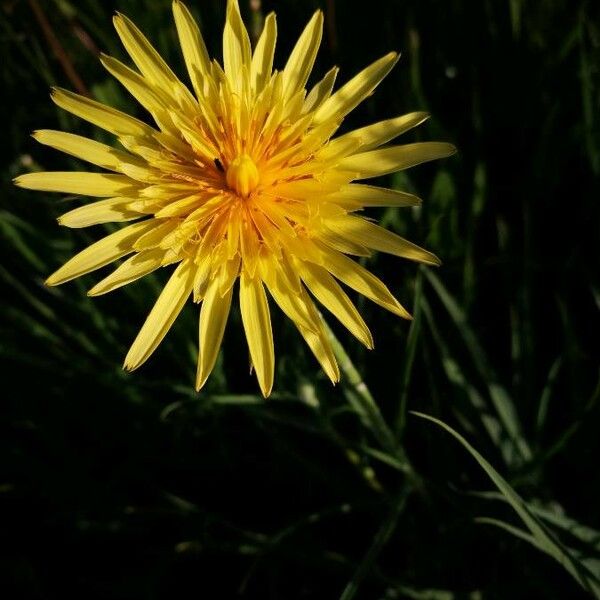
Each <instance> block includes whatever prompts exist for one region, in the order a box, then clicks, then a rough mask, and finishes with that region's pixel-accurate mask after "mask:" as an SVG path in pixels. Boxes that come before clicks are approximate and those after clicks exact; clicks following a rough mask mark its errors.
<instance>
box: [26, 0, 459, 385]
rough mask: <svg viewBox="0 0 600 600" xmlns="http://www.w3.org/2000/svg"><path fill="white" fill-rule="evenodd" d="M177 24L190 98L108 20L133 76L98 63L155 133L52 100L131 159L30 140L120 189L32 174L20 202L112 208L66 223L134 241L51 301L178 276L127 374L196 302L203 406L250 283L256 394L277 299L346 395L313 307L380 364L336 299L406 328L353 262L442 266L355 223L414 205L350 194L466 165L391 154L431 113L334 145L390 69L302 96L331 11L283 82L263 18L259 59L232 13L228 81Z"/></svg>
mask: <svg viewBox="0 0 600 600" xmlns="http://www.w3.org/2000/svg"><path fill="white" fill-rule="evenodd" d="M173 12H174V16H175V24H176V26H177V32H178V35H179V40H180V43H181V48H182V51H183V57H184V60H185V64H186V67H187V71H188V74H189V78H190V80H191V84H192V89H193V92H192V91H190V89H189V88H188V87H186V85H184V84H183V83H182V82H181V81H180V80H179V79H178V77H177V76H176V75H175V74H174V73H173V71H172V70H171V69H170V68H169V67H168V66H167V64H166V63H165V62H164V61H163V59H162V58H161V57H160V56H159V54H158V53H157V52H156V50H155V49H154V48H153V47H152V46H151V44H150V43H149V42H148V40H147V39H146V38H145V37H144V35H143V34H142V33H141V32H140V31H139V29H137V27H136V26H135V25H134V24H133V23H132V22H131V21H129V19H127V18H126V17H124V16H122V15H117V16H116V17H115V19H114V21H115V27H116V29H117V33H118V34H119V37H120V38H121V41H122V42H123V45H124V46H125V48H126V50H127V52H128V53H129V55H130V56H131V59H132V60H133V62H134V64H135V66H136V67H137V70H134V69H132V68H130V67H128V66H126V65H124V64H123V63H121V62H119V61H118V60H116V59H114V58H112V57H110V56H103V57H102V64H103V65H104V66H105V67H106V69H107V70H108V71H109V72H110V73H111V74H112V75H113V76H114V77H116V78H117V79H118V80H119V82H120V83H121V84H122V85H123V86H124V87H125V88H126V89H127V90H128V91H129V92H130V93H131V94H132V95H133V96H134V97H135V98H136V99H137V100H138V101H139V102H140V104H141V105H142V106H143V107H144V108H145V109H146V110H147V111H148V112H149V113H150V115H151V116H152V118H153V120H154V122H155V125H152V126H151V125H148V124H146V123H144V122H142V121H140V120H138V119H135V118H133V117H131V116H128V115H126V114H124V113H122V112H119V111H117V110H115V109H114V108H110V107H108V106H105V105H103V104H100V103H98V102H95V101H93V100H90V99H88V98H85V97H83V96H79V95H77V94H74V93H72V92H69V91H66V90H61V89H56V90H54V91H53V93H52V99H53V100H54V102H55V103H56V104H58V106H60V107H61V108H63V109H65V110H67V111H69V112H71V113H73V114H75V115H77V116H78V117H81V118H82V119H85V120H87V121H89V122H91V123H93V124H94V125H96V126H98V127H101V128H103V129H105V130H107V131H109V132H110V133H112V134H114V135H115V136H116V138H117V140H118V141H119V143H120V145H121V148H113V147H110V146H107V145H104V144H101V143H99V142H96V141H93V140H90V139H87V138H84V137H80V136H78V135H73V134H70V133H64V132H61V131H50V130H42V131H37V132H36V133H35V134H34V137H35V138H36V139H37V140H38V141H39V142H40V143H42V144H45V145H48V146H51V147H53V148H55V149H57V150H60V151H62V152H66V153H67V154H71V155H74V156H76V157H78V158H80V159H82V160H84V161H87V162H89V163H91V164H93V165H96V166H98V167H101V168H103V169H106V170H107V171H109V173H96V172H90V173H85V172H42V173H30V174H26V175H21V176H20V177H18V178H17V179H16V184H17V185H19V186H22V187H25V188H29V189H35V190H43V191H52V192H63V193H70V194H82V195H86V196H95V197H100V198H103V199H102V200H99V201H96V202H92V203H90V204H86V205H84V206H82V207H80V208H76V209H74V210H71V211H69V212H68V213H66V214H64V215H63V216H62V217H60V219H59V222H60V223H61V224H62V225H66V226H68V227H87V226H90V225H95V224H99V223H107V222H131V221H132V222H133V223H132V224H129V225H126V226H124V227H122V228H121V229H119V230H118V231H116V232H115V233H111V234H110V235H107V236H106V237H104V238H102V239H101V240H100V241H98V242H96V243H94V244H92V245H91V246H89V247H88V248H86V249H85V250H83V251H82V252H80V253H79V254H77V255H76V256H74V257H73V258H72V259H71V260H69V261H68V262H67V263H66V264H65V265H63V266H62V267H61V268H60V269H58V270H57V271H56V272H55V273H54V274H52V275H51V276H50V277H49V278H48V280H47V284H48V285H58V284H61V283H64V282H66V281H69V280H71V279H74V278H76V277H79V276H81V275H84V274H86V273H89V272H91V271H94V270H96V269H99V268H101V267H104V266H106V265H108V264H109V263H111V262H113V261H116V260H118V259H121V258H123V257H128V258H127V259H126V260H124V261H123V262H122V263H121V264H120V265H119V266H118V267H117V268H116V270H115V271H113V272H112V273H111V274H110V275H108V276H107V277H105V278H104V279H102V281H100V282H99V283H97V284H96V285H95V286H94V287H93V288H92V289H91V290H90V291H89V294H90V295H92V296H96V295H100V294H105V293H107V292H110V291H112V290H115V289H117V288H118V287H120V286H123V285H125V284H127V283H130V282H132V281H135V280H136V279H138V278H140V277H143V276H144V275H147V274H148V273H150V272H152V271H154V270H156V269H158V268H160V267H164V266H167V265H176V268H175V270H174V272H173V274H172V275H171V277H170V279H169V280H168V282H167V284H166V285H165V287H164V289H163V290H162V292H161V294H160V296H159V298H158V300H157V301H156V303H155V305H154V307H153V308H152V310H151V311H150V314H149V315H148V317H147V319H146V322H145V323H144V325H143V326H142V328H141V330H140V332H139V334H138V336H137V338H136V339H135V341H134V342H133V345H132V346H131V349H130V350H129V353H128V354H127V357H126V359H125V368H126V369H129V370H133V369H136V368H137V367H139V366H140V365H141V364H142V363H144V362H145V361H146V359H147V358H148V357H149V356H150V355H151V354H152V352H153V351H154V350H155V348H156V347H157V346H158V344H159V343H160V342H161V340H162V339H163V337H164V336H165V334H166V333H167V331H168V330H169V328H170V327H171V325H172V323H173V322H174V320H175V318H176V317H177V315H178V313H179V312H180V311H181V309H182V307H183V306H184V304H185V303H186V301H187V300H188V298H189V297H190V296H192V297H193V300H194V301H195V302H197V303H201V308H200V327H199V330H200V331H199V358H198V372H197V379H196V387H197V389H200V388H201V387H202V385H203V384H204V383H205V381H206V380H207V378H208V376H209V375H210V372H211V370H212V368H213V366H214V364H215V361H216V358H217V354H218V351H219V347H220V345H221V341H222V337H223V332H224V329H225V324H226V321H227V318H228V315H229V311H230V307H231V301H232V297H233V294H234V288H235V287H237V286H236V282H237V280H239V305H240V310H241V315H242V322H243V326H244V330H245V334H246V339H247V341H248V347H249V351H250V358H251V361H252V364H253V366H254V369H255V372H256V376H257V378H258V383H259V385H260V388H261V390H262V392H263V394H264V395H265V396H268V395H269V393H270V391H271V388H272V385H273V373H274V362H275V361H274V347H273V336H272V331H271V319H270V313H269V310H270V309H269V302H268V300H267V290H268V292H269V294H270V296H271V297H272V298H273V300H274V301H275V303H276V304H277V305H278V306H279V307H280V308H281V310H282V311H283V312H284V313H285V314H286V315H287V316H288V317H289V318H290V319H291V320H292V321H293V322H294V324H295V325H296V327H297V328H298V330H299V331H300V333H301V334H302V336H303V337H304V339H305V340H306V342H307V344H308V345H309V347H310V349H311V350H312V352H313V353H314V355H315V356H316V358H317V360H318V361H319V362H320V364H321V365H322V367H323V369H324V371H325V372H326V373H327V375H328V376H329V377H330V378H331V380H332V381H333V382H335V381H337V380H338V379H339V370H338V367H337V364H336V360H335V357H334V355H333V353H332V350H331V347H330V344H329V342H328V338H327V335H326V331H325V328H324V323H323V320H322V317H321V315H320V314H319V312H318V311H317V309H316V307H315V304H314V301H313V297H314V298H315V299H316V300H317V301H318V302H319V303H321V304H322V305H323V306H324V307H325V308H326V309H328V310H329V311H331V312H332V313H333V315H334V316H335V317H337V318H338V319H339V320H340V321H341V323H342V324H343V325H345V326H346V327H347V328H348V329H349V330H350V332H352V333H353V334H354V335H355V336H356V337H357V338H358V339H359V340H360V341H361V342H362V343H364V344H365V345H366V346H368V347H369V348H371V347H372V345H373V342H372V337H371V333H370V332H369V329H368V328H367V326H366V324H365V322H364V321H363V319H362V317H361V316H360V314H359V313H358V311H357V310H356V308H355V306H354V305H353V304H352V302H351V301H350V299H349V298H348V296H347V295H346V293H345V292H344V290H343V289H342V287H341V286H340V284H339V283H338V281H340V282H342V283H343V284H345V285H346V286H348V287H350V288H352V289H354V290H356V291H357V292H359V293H360V294H363V295H364V296H366V297H367V298H369V299H370V300H372V301H374V302H376V303H377V304H379V305H381V306H383V307H384V308H387V309H388V310H390V311H392V312H394V313H396V314H397V315H399V316H401V317H408V316H409V315H408V313H407V312H406V310H405V309H404V308H403V307H402V306H401V305H400V304H399V303H398V301H397V300H396V299H395V298H394V297H393V296H392V294H391V293H390V292H389V290H388V288H387V287H386V286H385V285H384V284H383V283H382V282H381V281H380V280H379V279H377V278H376V277H375V276H374V275H372V274H371V273H370V272H369V271H367V270H366V269H365V268H363V267H362V266H361V265H359V264H358V263H357V262H356V261H354V260H353V259H351V258H349V256H348V255H358V256H368V255H369V254H370V252H371V251H373V250H376V251H382V252H388V253H391V254H394V255H397V256H402V257H405V258H409V259H412V260H416V261H420V262H424V263H429V264H437V263H438V260H437V258H436V257H435V256H433V255H432V254H431V253H429V252H427V251H426V250H423V249H421V248H419V247H417V246H415V245H414V244H412V243H410V242H408V241H406V240H404V239H402V238H401V237H399V236H397V235H395V234H393V233H391V232H389V231H387V230H386V229H383V228H381V227H379V226H377V225H376V224H374V223H373V222H371V221H370V220H367V219H365V218H363V217H362V216H361V215H360V211H361V210H362V209H363V208H365V207H371V206H399V207H401V206H414V205H417V204H418V203H419V199H418V198H416V197H415V196H413V195H411V194H408V193H405V192H399V191H392V190H388V189H383V188H378V187H373V186H369V185H364V184H360V183H355V182H356V181H357V180H362V179H368V178H371V177H376V176H379V175H385V174H387V173H392V172H395V171H398V170H401V169H406V168H408V167H411V166H414V165H416V164H418V163H421V162H424V161H428V160H432V159H436V158H441V157H445V156H449V155H450V154H452V153H454V151H455V149H454V147H453V146H451V145H450V144H446V143H438V142H424V143H415V144H406V145H401V146H399V145H390V146H386V147H383V148H381V146H382V145H383V144H385V143H386V142H389V141H390V140H392V139H393V138H395V137H396V136H398V135H400V134H401V133H404V132H405V131H407V130H408V129H410V128H412V127H415V126H416V125H418V124H420V123H421V122H423V121H424V120H425V119H426V118H427V117H428V115H427V114H426V113H422V112H416V113H410V114H407V115H404V116H400V117H397V118H393V119H389V120H386V121H382V122H379V123H375V124H373V125H369V126H367V127H363V128H362V129H358V130H356V131H352V132H351V133H347V134H345V135H341V136H339V137H334V134H335V132H336V130H337V129H338V127H339V126H340V124H341V123H342V121H343V119H344V117H345V116H346V115H347V114H348V113H349V112H350V111H351V110H352V109H354V108H355V107H356V106H357V105H358V104H359V103H360V102H362V101H363V100H364V99H365V98H366V97H368V96H369V95H370V94H371V93H372V92H373V90H374V89H375V87H376V86H377V85H378V84H379V83H380V82H381V80H382V79H383V78H384V77H385V76H386V75H387V74H388V73H389V71H390V70H391V68H392V67H393V66H394V64H395V63H396V60H397V55H396V54H395V53H393V52H392V53H390V54H387V55H386V56H384V57H382V58H380V59H379V60H377V61H375V62H374V63H373V64H371V65H370V66H368V67H367V68H365V69H364V70H363V71H361V72H360V73H358V75H356V76H355V77H353V78H352V79H350V81H348V82H347V83H346V84H345V85H343V86H342V87H341V88H339V89H338V90H337V91H335V92H333V87H334V83H335V79H336V76H337V72H338V69H337V68H333V69H331V70H330V71H329V72H328V73H327V74H326V75H325V76H324V77H323V79H321V80H320V81H319V82H318V83H317V84H316V85H314V86H313V87H312V89H311V90H310V91H309V92H308V93H307V92H306V90H305V86H306V83H307V80H308V77H309V75H310V73H311V70H312V67H313V64H314V62H315V58H316V55H317V50H318V48H319V44H320V41H321V36H322V29H323V15H322V13H321V12H320V11H317V12H316V13H315V15H314V16H313V17H312V19H311V20H310V22H309V23H308V25H307V26H306V28H305V29H304V31H303V32H302V35H301V36H300V39H299V40H298V42H297V44H296V46H295V47H294V49H293V51H292V53H291V55H290V57H289V58H288V60H287V63H286V64H285V67H284V68H283V70H281V71H277V70H273V55H274V50H275V40H276V37H277V27H276V20H275V15H274V14H270V15H269V16H268V17H267V18H266V20H265V25H264V29H263V32H262V34H261V36H260V39H259V40H258V43H257V44H256V47H255V48H254V50H252V48H251V45H250V39H249V37H248V33H247V31H246V28H245V26H244V24H243V21H242V18H241V16H240V11H239V7H238V3H237V0H229V1H228V4H227V17H226V23H225V29H224V33H223V66H221V65H220V64H219V63H218V62H217V61H214V60H213V61H211V60H210V58H209V56H208V53H207V50H206V47H205V45H204V42H203V40H202V35H201V33H200V30H199V28H198V26H197V24H196V23H195V22H194V20H193V18H192V16H191V14H190V12H189V11H188V9H187V8H186V7H185V6H184V4H182V3H181V2H180V1H179V0H175V2H174V3H173Z"/></svg>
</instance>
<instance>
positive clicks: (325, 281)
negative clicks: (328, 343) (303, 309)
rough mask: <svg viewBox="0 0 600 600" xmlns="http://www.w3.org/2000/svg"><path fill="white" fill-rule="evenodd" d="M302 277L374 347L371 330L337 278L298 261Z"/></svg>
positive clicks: (324, 304)
mask: <svg viewBox="0 0 600 600" xmlns="http://www.w3.org/2000/svg"><path fill="white" fill-rule="evenodd" d="M297 265H298V266H299V268H300V273H301V277H302V279H303V280H304V282H305V283H306V285H307V286H308V289H309V290H310V291H311V292H312V294H313V296H315V298H316V299H317V300H318V301H319V302H320V303H321V304H322V305H323V306H324V307H325V308H326V309H327V310H329V311H330V312H331V313H332V314H333V315H334V316H335V317H336V318H337V319H339V321H340V322H341V323H342V325H344V327H346V328H347V329H348V331H350V333H352V335H354V336H356V338H357V339H359V340H360V341H361V342H362V343H363V344H364V345H365V346H366V347H367V348H369V349H370V348H373V337H372V336H371V332H370V331H369V328H368V327H367V324H366V323H365V322H364V320H363V318H362V317H361V316H360V314H359V312H358V310H356V307H355V306H354V304H352V302H351V300H350V298H348V296H347V295H346V293H345V292H344V291H343V290H342V288H341V287H340V286H339V284H338V283H337V282H336V281H335V279H334V278H333V277H332V276H331V275H330V274H329V273H328V272H327V271H326V270H325V269H324V268H323V267H319V266H318V265H315V264H311V263H309V262H301V261H297Z"/></svg>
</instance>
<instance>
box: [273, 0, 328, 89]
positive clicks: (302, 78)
mask: <svg viewBox="0 0 600 600" xmlns="http://www.w3.org/2000/svg"><path fill="white" fill-rule="evenodd" d="M322 36H323V13H322V12H321V11H320V10H318V11H317V12H316V13H315V14H314V15H313V16H312V18H311V20H310V21H309V22H308V25H307V26H306V27H305V28H304V31H303V32H302V35H301V36H300V38H299V39H298V42H297V43H296V45H295V46H294V49H293V50H292V53H291V54H290V57H289V59H288V61H287V63H286V65H285V68H284V70H283V97H284V98H291V97H292V96H293V95H294V94H295V93H296V92H297V91H298V90H301V89H303V88H304V86H305V85H306V82H307V80H308V76H309V75H310V72H311V71H312V68H313V65H314V64H315V59H316V57H317V52H318V51H319V46H320V45H321V37H322Z"/></svg>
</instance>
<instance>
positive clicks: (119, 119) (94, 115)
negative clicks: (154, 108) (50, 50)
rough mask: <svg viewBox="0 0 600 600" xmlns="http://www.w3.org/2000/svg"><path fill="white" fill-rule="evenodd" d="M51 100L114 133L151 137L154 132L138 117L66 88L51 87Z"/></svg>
mask: <svg viewBox="0 0 600 600" xmlns="http://www.w3.org/2000/svg"><path fill="white" fill-rule="evenodd" d="M52 100H53V101H54V102H55V103H56V104H57V105H58V106H60V107H61V108H62V109H64V110H66V111H68V112H70V113H72V114H74V115H77V116H78V117H80V118H82V119H85V120H86V121H89V122H90V123H92V124H93V125H97V126H98V127H101V128H102V129H105V130H106V131H110V132H111V133H114V134H115V135H132V136H140V137H144V136H147V137H151V136H152V134H153V133H154V132H155V130H154V129H152V127H150V126H149V125H146V123H142V121H140V120H138V119H134V118H133V117H130V116H129V115H126V114H125V113H123V112H121V111H119V110H116V109H114V108H111V107H110V106H105V105H104V104H101V103H100V102H96V101H95V100H90V99H89V98H86V97H85V96H80V95H79V94H74V93H73V92H69V91H68V90H62V89H60V88H55V89H53V90H52Z"/></svg>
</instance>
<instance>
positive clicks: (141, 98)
mask: <svg viewBox="0 0 600 600" xmlns="http://www.w3.org/2000/svg"><path fill="white" fill-rule="evenodd" d="M100 62H101V63H102V65H103V66H104V68H105V69H106V70H107V71H108V72H109V73H110V74H111V75H112V76H113V77H114V78H115V79H117V80H118V81H120V82H121V84H122V85H123V87H124V88H125V89H126V90H127V91H128V92H129V93H130V94H131V95H132V96H133V97H134V98H135V99H136V100H137V101H138V102H139V103H140V104H141V105H142V106H143V107H144V108H145V109H146V110H147V111H148V112H150V114H152V115H154V114H155V113H157V112H158V111H161V110H165V109H166V108H168V106H169V103H168V102H165V100H164V98H163V97H161V94H159V93H157V92H156V91H155V90H153V89H152V87H151V86H150V85H149V84H148V83H147V81H146V80H145V79H144V78H143V77H142V76H141V75H139V74H138V73H136V72H135V71H134V70H133V69H130V68H129V67H127V66H125V65H124V64H123V63H122V62H120V61H118V60H117V59H116V58H113V57H112V56H107V55H106V54H101V55H100ZM157 89H159V88H157Z"/></svg>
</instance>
